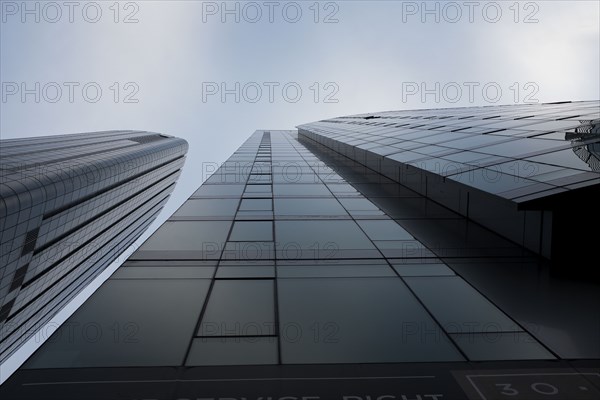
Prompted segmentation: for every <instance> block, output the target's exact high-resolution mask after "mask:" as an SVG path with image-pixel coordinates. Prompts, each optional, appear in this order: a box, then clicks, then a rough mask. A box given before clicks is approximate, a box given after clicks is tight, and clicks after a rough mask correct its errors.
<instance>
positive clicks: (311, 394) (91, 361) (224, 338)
mask: <svg viewBox="0 0 600 400" xmlns="http://www.w3.org/2000/svg"><path fill="white" fill-rule="evenodd" d="M598 118H600V109H599V103H598V102H593V103H590V102H582V103H567V104H545V105H531V106H514V107H484V108H468V109H465V108H463V109H443V110H427V111H425V110H422V111H413V112H408V111H407V112H393V113H392V112H390V113H381V114H365V115H359V116H353V117H343V118H336V119H332V120H327V121H320V122H317V123H312V124H306V125H302V126H300V127H299V129H298V131H257V132H255V133H254V134H252V135H251V136H250V138H249V139H248V140H247V141H246V142H245V143H244V144H243V145H242V146H241V147H240V148H239V149H238V150H237V151H236V152H235V153H234V154H233V155H232V156H231V158H229V160H228V161H227V162H225V163H224V164H223V165H222V166H221V167H220V168H219V169H218V170H217V171H216V172H215V173H214V174H213V175H212V176H211V177H210V178H209V179H208V180H207V181H206V182H204V184H203V185H202V186H201V187H200V188H199V189H198V190H197V191H196V192H195V193H194V194H193V195H192V196H191V197H190V198H189V199H188V200H187V201H186V202H185V203H184V204H183V205H182V206H181V207H180V208H179V209H178V210H177V211H176V212H175V213H174V214H173V215H172V216H171V217H170V218H169V220H168V221H167V222H165V223H164V224H163V225H162V226H161V227H160V228H159V229H158V230H157V231H156V232H155V233H154V234H153V235H152V236H151V237H150V238H149V239H148V240H147V241H146V242H145V243H144V244H143V245H142V246H141V247H140V248H139V249H138V250H137V251H136V252H135V253H134V254H133V255H132V256H131V257H130V258H129V259H128V260H127V261H126V262H125V264H124V265H123V266H122V267H121V268H119V269H118V270H117V271H116V272H115V273H114V274H113V275H112V276H111V278H110V279H109V280H107V281H106V282H105V283H104V285H103V286H102V287H100V289H99V290H98V291H97V292H96V293H95V294H94V295H93V296H92V297H91V298H90V299H89V300H88V301H87V302H86V303H85V304H84V305H83V306H82V307H81V308H80V309H79V310H78V311H77V312H76V313H75V314H74V315H73V316H72V317H71V318H70V319H69V320H68V321H67V322H66V323H65V324H64V325H63V326H62V327H61V328H60V329H59V330H58V331H57V332H56V333H55V334H54V335H53V337H51V338H50V340H49V341H48V342H47V343H46V344H45V345H44V346H42V347H41V348H40V349H39V350H38V351H37V352H36V353H35V354H34V355H33V356H32V357H31V358H30V359H29V360H28V361H27V363H26V364H25V365H24V366H23V367H22V368H21V369H20V370H19V371H18V372H17V373H15V374H14V375H13V376H12V377H11V378H10V379H9V380H8V381H7V382H6V383H5V384H4V385H3V386H2V387H0V395H2V396H3V397H4V396H6V397H7V398H19V399H34V398H36V399H37V398H40V397H44V398H46V399H61V400H65V399H80V398H81V396H82V394H84V395H85V398H86V399H107V398H118V399H259V398H260V399H271V400H274V399H277V400H283V399H286V400H292V399H293V400H296V399H340V400H375V399H378V400H384V399H385V400H390V399H398V400H400V399H402V400H407V399H410V400H412V399H419V400H425V399H427V400H433V399H438V400H439V399H539V398H561V399H597V398H599V397H600V361H599V360H600V342H599V341H598V337H600V310H599V308H598V293H599V291H598V284H597V283H594V282H593V281H592V280H590V279H587V278H586V279H583V280H576V279H565V277H564V273H563V272H564V270H568V269H569V268H570V266H569V265H568V264H562V263H563V261H564V258H561V257H558V256H556V257H555V255H556V254H557V253H555V249H556V246H555V244H556V242H555V241H554V237H555V236H554V235H557V234H558V233H555V232H554V231H555V230H556V225H555V224H554V223H555V221H556V219H555V214H554V211H558V212H562V210H563V208H561V207H566V208H569V209H571V210H573V211H572V212H573V213H574V215H576V216H577V217H578V218H579V219H578V220H579V221H580V224H587V223H589V221H593V218H594V217H593V216H592V217H590V216H589V214H590V213H591V210H586V209H585V208H584V206H583V204H589V202H591V201H592V200H590V199H587V200H586V198H585V196H581V197H577V193H578V192H580V191H582V192H584V193H587V195H588V196H593V193H594V191H593V190H595V189H594V188H597V183H598V178H599V177H600V173H599V172H598V170H597V169H595V168H596V167H595V165H597V164H596V161H594V157H596V155H597V153H596V152H595V150H596V148H595V143H599V142H600V136H598V132H597V128H596V126H597V125H596V121H597V120H598ZM525 120H529V121H528V122H529V123H530V125H531V126H530V127H529V128H525V127H524V125H520V124H525V122H524V121H525ZM515 121H517V122H515ZM518 121H520V122H518ZM565 121H566V122H565ZM487 124H497V125H503V126H504V128H501V127H494V129H495V131H494V132H492V131H491V130H490V129H491V128H490V129H487V128H485V127H484V126H486V125H487ZM515 124H517V125H518V126H511V125H515ZM534 125H539V126H538V127H537V128H539V129H537V128H533V126H534ZM582 127H583V128H582ZM588 128H589V129H588ZM465 131H466V132H465ZM584 131H585V132H584ZM461 132H462V133H461ZM453 135H455V137H454V139H455V141H456V142H457V143H452V140H451V139H452V138H453ZM467 135H468V136H467ZM434 136H438V138H437V139H434ZM541 136H545V137H541ZM469 141H470V144H469ZM529 141H531V144H527V143H529ZM492 142H493V143H492ZM511 142H514V143H513V144H514V145H517V144H518V145H517V146H515V147H510V146H508V147H493V148H491V147H492V146H502V145H507V144H508V143H511ZM420 144H424V145H420ZM485 146H488V147H490V148H485ZM536 146H537V147H536ZM507 149H512V150H510V151H512V152H511V153H510V154H509V150H507ZM434 150H435V151H434ZM451 150H456V151H451ZM566 150H568V152H567V151H566ZM430 151H434V154H433V155H432V157H438V158H439V159H440V163H442V162H443V160H446V159H449V160H450V161H453V162H454V163H456V165H457V166H459V167H461V168H465V169H466V170H467V171H470V170H472V169H474V170H477V169H490V168H489V167H490V166H491V165H492V160H493V159H494V160H496V161H497V162H498V163H499V164H502V163H507V162H508V161H507V160H506V159H507V158H511V154H512V158H513V159H514V160H517V161H518V160H526V162H528V163H537V164H540V165H539V166H538V167H539V168H540V170H539V171H538V170H536V171H537V172H540V171H543V172H540V173H539V174H530V175H528V176H526V177H522V176H517V175H513V176H515V177H516V178H518V179H516V181H515V182H516V183H515V184H514V185H513V182H512V178H511V180H507V178H505V177H504V176H503V175H501V178H500V179H498V180H497V181H495V182H496V183H493V182H488V183H487V186H485V185H484V183H486V181H485V180H484V179H483V178H479V179H475V180H474V181H473V182H471V181H466V182H465V181H460V180H458V179H450V177H451V176H454V175H453V174H444V172H443V171H444V169H442V172H439V171H438V172H437V173H435V172H433V173H432V172H431V171H430V170H429V169H427V168H421V166H422V165H421V164H418V163H412V164H411V163H409V161H408V160H405V159H403V158H402V157H401V156H399V154H404V153H406V154H405V155H409V154H421V155H422V157H421V158H423V159H427V155H428V154H431V153H430ZM383 152H386V154H381V153H383ZM569 152H570V153H569ZM532 153H535V154H532ZM552 153H554V155H551V154H552ZM458 154H464V155H465V156H464V158H462V159H461V160H453V159H452V158H450V157H455V156H456V155H458ZM467 156H469V157H467ZM415 157H416V155H415ZM494 157H495V158H494ZM542 157H544V158H542ZM482 159H483V160H484V161H482ZM394 163H397V164H394ZM444 165H447V163H445V164H444ZM449 168H450V167H448V169H447V170H446V171H450V169H449ZM404 169H410V176H411V177H412V178H410V179H409V178H406V177H403V175H405V174H406V171H404ZM461 171H462V170H461ZM503 171H504V170H501V171H500V172H499V173H500V174H503V173H504V172H503ZM480 172H482V171H480ZM430 173H432V174H433V175H430ZM553 173H554V174H553ZM548 174H550V175H548ZM431 176H434V177H436V178H435V179H438V180H439V182H437V183H436V184H437V186H432V187H431V189H428V188H429V187H430V186H428V185H430V177H431ZM584 176H585V177H587V178H589V179H583V178H584ZM576 177H579V178H581V179H576ZM411 179H412V180H411ZM419 179H421V180H425V184H424V186H421V187H420V186H419V185H417V184H416V183H415V182H417V181H418V180H419ZM561 179H562V180H561ZM521 180H527V184H524V183H523V182H521ZM448 181H452V182H448ZM444 182H447V183H444ZM498 182H499V183H498ZM530 182H531V183H530ZM444 184H447V185H449V186H448V189H443V188H444V186H443V185H444ZM461 185H462V186H461ZM495 185H496V186H495ZM423 188H426V189H425V190H424V189H423ZM521 189H522V191H520V192H519V191H518V190H521ZM444 190H446V192H444ZM542 192H545V193H542ZM463 193H469V195H468V196H467V198H468V200H467V204H466V205H465V204H463V201H464V199H463V197H462V196H463ZM561 193H567V194H566V195H565V196H567V197H562V198H563V199H565V200H564V202H565V203H562V206H561V205H560V204H561V203H560V202H558V200H557V199H559V198H558V197H554V196H558V195H559V194H561ZM456 196H457V197H458V199H455V201H457V204H453V203H452V199H453V197H456ZM527 196H530V197H527ZM571 196H575V197H571ZM526 198H527V199H526ZM573 198H579V199H580V200H581V201H582V202H585V201H588V203H581V204H582V205H579V204H578V205H572V204H571V205H570V203H569V202H570V201H572V199H573ZM536 199H541V200H544V201H541V200H540V202H536V201H535V200H536ZM486 200H489V202H490V203H489V205H488V214H489V215H491V216H492V217H493V216H494V214H496V215H497V216H498V217H499V218H498V219H501V220H506V225H507V226H508V225H510V224H515V223H518V221H519V218H522V220H521V225H520V227H521V229H522V230H525V231H526V232H527V234H523V237H525V236H528V235H529V231H530V230H531V231H532V232H534V234H532V239H531V240H534V239H535V238H533V236H535V235H537V238H538V239H537V240H538V241H537V242H535V243H537V246H535V245H533V244H532V243H530V242H529V239H527V240H525V239H521V240H519V237H517V236H514V235H512V233H511V231H510V229H508V230H505V229H503V227H504V225H502V224H500V223H499V222H498V221H496V222H495V223H494V221H493V219H494V218H490V219H489V220H488V219H486V218H484V217H482V215H483V214H484V213H482V211H481V209H480V208H478V207H484V202H485V201H486ZM546 200H547V201H549V203H547V204H550V205H552V207H551V208H549V209H546V208H543V207H542V206H541V205H543V204H546V203H545V201H546ZM529 201H531V202H533V203H528V202H529ZM555 201H557V202H556V203H555ZM522 204H527V207H525V206H522ZM532 204H536V205H538V206H539V207H540V208H529V207H530V206H531V205H532ZM532 207H533V206H532ZM523 214H525V216H524V217H523ZM547 214H551V216H548V215H547ZM530 215H532V216H531V219H532V220H533V222H531V224H529V222H530V221H528V219H529V218H530ZM483 216H484V215H483ZM536 218H537V221H538V223H537V224H536V223H535V221H536ZM588 218H589V219H588ZM523 219H524V220H525V221H527V222H523ZM549 219H551V220H552V226H551V227H550V228H548V227H545V226H544V225H542V221H544V224H545V223H546V221H548V220H549ZM490 221H492V222H490ZM515 221H517V222H515ZM571 226H576V225H575V223H574V222H573V223H572V225H571ZM579 226H580V227H581V226H582V225H579ZM513 229H515V228H514V227H513ZM574 234H575V233H574ZM576 234H581V230H580V231H578V232H577V233H576ZM545 235H550V236H548V237H547V236H545ZM582 240H584V241H585V240H586V239H582ZM547 242H548V243H547ZM546 244H548V246H550V247H548V248H547V247H545V246H546ZM582 253H583V254H588V255H589V254H591V253H593V252H592V251H589V250H588V249H583V250H582ZM575 258H577V257H575ZM579 259H583V258H579ZM596 264H597V263H593V258H590V259H588V264H587V269H588V270H589V269H593V268H596ZM579 270H580V271H581V270H582V269H581V268H580V269H579ZM545 396H546V397H545ZM548 396H553V397H548Z"/></svg>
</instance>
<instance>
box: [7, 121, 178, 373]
mask: <svg viewBox="0 0 600 400" xmlns="http://www.w3.org/2000/svg"><path fill="white" fill-rule="evenodd" d="M186 152H187V143H186V142H185V141H184V140H182V139H178V138H174V137H171V136H166V135H161V134H157V133H150V132H143V131H109V132H93V133H81V134H75V135H58V136H46V137H36V138H28V139H12V140H3V141H2V142H0V158H1V163H0V167H1V171H0V173H1V175H0V221H1V222H0V246H1V247H0V249H1V252H0V260H1V261H0V363H1V362H4V361H5V360H6V359H7V358H8V357H9V356H10V355H11V354H13V353H14V352H15V351H16V350H17V349H18V348H19V346H21V345H22V344H23V343H24V342H26V341H27V340H28V339H30V338H31V337H32V336H33V335H34V334H35V333H36V331H37V330H39V329H40V328H42V327H43V326H44V325H45V324H46V323H47V322H48V321H49V320H50V319H51V318H52V317H53V316H54V315H55V314H56V313H57V312H58V311H59V310H60V309H61V308H62V307H64V306H65V305H66V304H67V303H68V302H69V300H71V299H72V298H73V297H74V296H75V295H77V293H79V292H80V291H81V290H82V289H83V288H84V287H85V286H86V285H87V284H88V283H89V282H91V281H92V280H93V279H94V278H95V277H96V276H97V275H98V274H100V273H101V272H102V271H103V270H104V269H105V268H106V267H108V265H109V264H110V263H111V262H113V261H114V260H115V259H116V258H117V257H118V256H119V255H120V254H121V252H122V251H123V250H125V249H126V248H127V247H129V246H130V245H131V244H132V243H133V242H134V241H135V240H136V239H137V238H138V237H139V236H140V235H141V234H142V233H143V232H144V230H145V229H146V228H147V227H148V225H149V224H150V223H151V222H152V221H153V220H154V218H155V217H156V215H157V214H158V212H159V211H160V210H161V208H162V206H163V205H164V204H165V202H166V201H167V199H168V197H169V195H170V193H171V192H172V190H173V188H174V185H175V182H176V180H177V178H178V176H179V174H180V170H181V167H182V166H183V163H184V159H185V154H186Z"/></svg>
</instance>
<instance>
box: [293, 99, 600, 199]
mask: <svg viewBox="0 0 600 400" xmlns="http://www.w3.org/2000/svg"><path fill="white" fill-rule="evenodd" d="M599 123H600V102H598V101H584V102H563V103H550V104H528V105H511V106H492V107H479V108H477V107H469V108H447V109H435V110H416V111H391V112H385V113H377V114H361V115H355V116H348V117H340V118H334V119H330V120H324V121H319V122H314V123H310V124H305V125H301V126H299V128H300V130H301V134H303V135H306V136H307V137H310V138H311V139H313V140H316V141H318V142H320V143H323V144H325V145H327V146H328V147H331V148H333V149H336V150H339V151H341V152H342V153H343V154H345V155H347V156H349V157H351V158H353V159H355V160H357V161H359V162H361V163H363V164H365V165H369V166H370V167H371V168H373V169H375V170H376V171H381V170H383V169H384V165H385V163H386V160H390V161H392V162H397V163H399V164H400V165H402V166H404V167H406V166H411V167H413V168H416V169H418V170H421V171H426V172H429V173H433V174H437V175H440V176H443V177H445V179H446V181H448V180H450V181H455V182H459V183H461V184H464V185H466V186H469V187H471V188H475V189H478V190H481V191H483V192H486V193H491V194H493V195H496V196H500V197H502V198H505V199H510V200H512V201H516V202H523V201H528V200H531V199H534V198H539V197H544V196H549V195H553V194H557V193H560V192H564V191H569V190H575V189H578V188H581V187H585V186H590V185H596V184H598V183H600V168H599V167H600V163H599V160H600V153H599V152H598V146H599V144H600V131H599V129H600V128H599V127H600V125H599ZM347 146H349V147H347ZM395 174H396V176H397V174H398V172H395ZM400 174H402V170H401V171H400Z"/></svg>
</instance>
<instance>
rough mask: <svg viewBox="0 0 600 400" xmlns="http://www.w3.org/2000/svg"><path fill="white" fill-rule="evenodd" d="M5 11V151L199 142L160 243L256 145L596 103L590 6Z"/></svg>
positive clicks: (96, 6)
mask: <svg viewBox="0 0 600 400" xmlns="http://www.w3.org/2000/svg"><path fill="white" fill-rule="evenodd" d="M1 5H2V23H1V32H0V35H1V37H0V46H1V49H0V78H1V79H0V80H1V82H2V99H1V101H2V102H1V103H0V107H1V108H0V137H1V138H2V139H8V138H18V137H28V136H41V135H54V134H65V133H76V132H86V131H99V130H112V129H140V130H149V131H156V132H161V133H166V134H170V135H173V136H178V137H181V138H184V139H186V140H187V141H188V143H189V145H190V149H189V152H188V157H187V162H186V165H185V168H184V172H183V175H182V177H181V178H180V180H179V182H178V184H177V188H176V189H175V192H174V193H173V196H172V198H171V200H170V202H169V204H168V205H167V206H166V208H165V209H164V211H163V213H162V214H161V217H160V218H159V220H158V221H157V222H156V223H155V224H154V225H153V226H152V228H151V230H150V232H151V231H152V230H154V229H156V227H157V226H158V225H159V224H160V223H162V222H163V221H164V220H165V219H166V218H167V217H168V216H169V215H170V214H171V213H172V212H173V211H174V210H175V209H176V208H177V207H178V206H179V205H180V204H181V203H182V202H183V201H185V199H187V197H188V196H189V195H190V194H191V193H192V192H193V191H194V190H195V189H196V188H197V187H198V186H199V185H200V184H201V183H202V181H203V179H205V178H206V173H204V172H203V171H206V170H208V169H211V168H212V166H213V165H214V164H215V163H220V162H223V161H225V160H226V159H227V158H228V157H229V156H230V155H231V153H233V152H234V151H235V150H236V149H237V148H238V147H239V146H240V144H241V143H242V142H243V141H244V140H245V139H246V138H247V137H248V136H249V135H250V134H251V133H252V132H253V131H254V130H256V129H291V128H294V127H295V126H296V125H298V124H301V123H305V122H311V121H315V120H319V119H323V118H328V117H335V116H340V115H348V114H354V113H363V112H368V111H385V110H396V109H414V108H436V107H452V106H480V105H492V104H512V103H524V102H551V101H564V100H595V99H599V98H600V77H599V75H600V74H599V71H600V56H599V51H600V50H599V49H600V32H599V24H600V22H599V21H600V11H599V2H598V1H594V0H590V1H556V0H553V1H533V2H531V1H529V2H527V1H522V2H515V1H498V2H487V1H482V2H462V1H459V2H433V1H431V2H427V3H423V2H421V1H418V2H401V1H339V2H318V3H317V2H315V1H305V2H303V1H298V2H277V1H272V2H268V1H258V2H227V3H223V2H221V1H218V2H199V1H133V2H120V3H115V2H114V1H98V2H77V1H76V2H72V3H68V4H67V5H65V3H64V2H63V1H58V2H37V1H28V2H21V1H15V2H12V1H2V2H1ZM224 90H225V92H224ZM0 375H1V374H0Z"/></svg>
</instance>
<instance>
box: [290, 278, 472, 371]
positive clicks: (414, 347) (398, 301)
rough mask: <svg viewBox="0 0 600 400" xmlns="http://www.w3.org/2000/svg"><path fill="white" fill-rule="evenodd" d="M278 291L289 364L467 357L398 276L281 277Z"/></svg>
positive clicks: (456, 358)
mask: <svg viewBox="0 0 600 400" xmlns="http://www.w3.org/2000/svg"><path fill="white" fill-rule="evenodd" d="M278 296H279V314H280V324H281V326H280V328H281V332H282V341H281V358H282V362H283V363H285V364H295V363H300V364H303V363H347V362H351V363H360V362H365V363H366V362H405V361H459V360H462V357H461V356H460V354H459V352H458V351H457V350H456V348H455V347H454V346H453V345H452V344H451V343H450V341H449V340H448V339H447V337H446V336H445V334H444V333H443V332H442V331H441V329H440V328H439V327H438V326H437V324H436V323H435V322H434V321H433V320H432V319H431V317H429V315H428V314H427V312H426V311H425V309H424V308H423V307H422V306H421V305H420V304H419V303H418V302H417V300H416V299H415V298H414V296H413V295H412V294H411V293H410V291H409V290H408V288H407V287H406V286H405V285H404V284H403V283H402V281H401V280H400V279H399V278H397V277H396V278H330V279H302V278H300V279H280V280H279V281H278ZM409 328H410V330H408V329H409ZM420 329H423V330H425V329H426V330H427V332H429V334H428V335H425V334H423V333H422V332H420V331H419V330H420ZM315 331H317V332H318V335H317V336H314V332H315ZM295 332H302V333H303V334H302V335H300V336H294V333H295ZM307 332H308V333H309V334H306V333H307ZM431 332H434V333H435V334H431ZM315 338H316V340H315Z"/></svg>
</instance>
